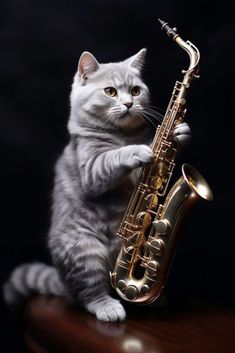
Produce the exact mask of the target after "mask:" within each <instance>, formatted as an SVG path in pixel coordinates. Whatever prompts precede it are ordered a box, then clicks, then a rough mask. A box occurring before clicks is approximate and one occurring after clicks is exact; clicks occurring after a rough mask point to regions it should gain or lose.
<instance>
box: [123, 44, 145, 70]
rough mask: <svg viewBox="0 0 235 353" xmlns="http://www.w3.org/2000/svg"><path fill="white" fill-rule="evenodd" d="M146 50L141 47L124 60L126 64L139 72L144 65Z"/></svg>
mask: <svg viewBox="0 0 235 353" xmlns="http://www.w3.org/2000/svg"><path fill="white" fill-rule="evenodd" d="M146 52H147V49H146V48H143V49H141V50H140V51H139V52H138V53H137V54H135V55H133V56H131V57H130V58H129V59H127V60H126V62H127V64H128V65H129V66H130V67H132V68H134V69H136V70H138V71H139V72H140V71H141V70H142V68H143V66H144V62H145V56H146Z"/></svg>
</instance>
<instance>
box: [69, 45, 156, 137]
mask: <svg viewBox="0 0 235 353" xmlns="http://www.w3.org/2000/svg"><path fill="white" fill-rule="evenodd" d="M145 54H146V49H142V50H140V51H139V52H138V53H137V54H135V55H133V56H131V57H130V58H128V59H126V60H124V61H121V62H118V63H107V64H100V63H98V61H97V60H96V59H95V57H94V56H93V55H92V54H91V53H89V52H84V53H83V54H82V55H81V57H80V59H79V63H78V70H77V72H76V75H75V77H74V82H73V86H72V92H71V118H70V120H72V124H70V125H69V126H70V130H71V127H75V126H76V125H80V126H81V125H82V126H95V127H98V128H100V127H103V128H110V127H115V128H121V129H125V128H128V129H130V128H136V127H139V126H141V125H142V124H143V123H144V118H143V116H144V115H145V108H146V107H147V106H148V104H149V91H148V88H147V86H146V85H145V83H144V82H143V80H142V79H141V71H142V67H143V65H144V60H145ZM70 132H72V131H70Z"/></svg>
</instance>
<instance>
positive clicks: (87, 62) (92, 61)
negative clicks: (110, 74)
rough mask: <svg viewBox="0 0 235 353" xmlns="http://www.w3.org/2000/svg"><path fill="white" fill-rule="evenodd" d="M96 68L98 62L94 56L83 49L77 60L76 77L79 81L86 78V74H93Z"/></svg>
mask: <svg viewBox="0 0 235 353" xmlns="http://www.w3.org/2000/svg"><path fill="white" fill-rule="evenodd" d="M98 68H99V63H98V61H97V60H96V58H95V57H94V56H93V55H92V54H91V53H89V52H88V51H84V52H83V53H82V55H81V56H80V59H79V62H78V78H79V79H80V80H81V81H84V80H87V79H88V76H89V75H91V74H93V73H94V72H95V71H96V70H98Z"/></svg>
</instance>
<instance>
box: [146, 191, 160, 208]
mask: <svg viewBox="0 0 235 353" xmlns="http://www.w3.org/2000/svg"><path fill="white" fill-rule="evenodd" d="M157 204H158V197H157V195H156V194H149V195H147V196H146V197H145V199H144V206H145V207H146V208H147V209H149V210H153V209H155V207H156V206H157Z"/></svg>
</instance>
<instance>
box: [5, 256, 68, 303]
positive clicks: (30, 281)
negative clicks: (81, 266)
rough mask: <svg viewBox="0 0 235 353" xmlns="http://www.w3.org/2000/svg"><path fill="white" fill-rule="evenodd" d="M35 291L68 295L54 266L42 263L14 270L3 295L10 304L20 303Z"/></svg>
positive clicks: (26, 265)
mask: <svg viewBox="0 0 235 353" xmlns="http://www.w3.org/2000/svg"><path fill="white" fill-rule="evenodd" d="M33 293H40V294H54V295H61V296H64V295H66V291H65V288H64V285H63V284H62V282H61V280H60V278H59V275H58V272H57V271H56V269H55V268H54V267H51V266H48V265H45V264H42V263H34V264H24V265H21V266H19V267H17V268H16V269H15V270H14V271H13V272H12V274H11V277H10V279H9V281H8V282H7V283H6V284H5V285H4V287H3V296H4V299H5V301H6V302H7V304H8V305H13V306H14V305H18V304H19V303H20V302H21V301H22V300H24V298H25V297H28V296H30V295H32V294H33Z"/></svg>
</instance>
